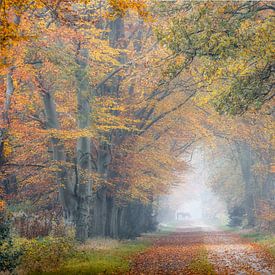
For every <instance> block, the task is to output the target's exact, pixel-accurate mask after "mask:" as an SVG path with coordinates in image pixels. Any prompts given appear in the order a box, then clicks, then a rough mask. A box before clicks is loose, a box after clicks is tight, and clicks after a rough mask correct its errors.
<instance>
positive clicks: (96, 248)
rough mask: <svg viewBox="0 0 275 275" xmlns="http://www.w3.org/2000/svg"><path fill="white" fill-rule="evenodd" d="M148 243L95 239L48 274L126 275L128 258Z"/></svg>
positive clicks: (142, 241) (142, 249)
mask: <svg viewBox="0 0 275 275" xmlns="http://www.w3.org/2000/svg"><path fill="white" fill-rule="evenodd" d="M149 245H150V243H149V242H148V241H145V240H136V241H122V242H119V241H114V240H105V239H101V240H100V239H97V240H91V241H89V242H88V243H87V244H85V245H82V246H80V247H79V250H78V252H76V253H75V255H74V256H73V257H71V258H70V259H69V260H67V261H66V262H65V263H64V265H63V266H62V268H60V270H58V271H56V272H52V273H48V274H115V273H126V272H127V271H129V268H130V258H131V257H133V256H134V255H136V254H138V253H139V252H142V251H144V250H145V249H146V248H147V247H148V246H149Z"/></svg>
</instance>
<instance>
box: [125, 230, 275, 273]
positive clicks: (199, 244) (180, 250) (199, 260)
mask: <svg viewBox="0 0 275 275" xmlns="http://www.w3.org/2000/svg"><path fill="white" fill-rule="evenodd" d="M153 243H154V245H153V247H152V248H150V249H149V250H147V251H145V252H144V253H141V254H139V255H138V256H137V257H136V258H135V259H134V260H133V263H132V268H131V272H130V274H139V275H141V274H149V275H150V274H184V275H188V274H198V275H199V274H218V275H223V274H240V275H241V274H247V275H248V274H249V275H250V274H270V275H271V274H275V273H272V265H273V262H274V258H272V256H271V255H270V254H268V253H267V252H265V251H264V250H263V249H262V248H260V247H259V246H256V245H254V244H251V243H249V242H247V241H244V240H242V239H241V238H239V237H237V236H236V235H233V234H230V233H226V232H218V231H211V232H205V231H186V232H178V233H173V234H170V235H167V236H162V237H158V238H156V239H155V240H154V241H153ZM273 268H274V266H273ZM273 272H274V270H273Z"/></svg>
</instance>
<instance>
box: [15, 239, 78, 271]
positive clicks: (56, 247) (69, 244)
mask: <svg viewBox="0 0 275 275" xmlns="http://www.w3.org/2000/svg"><path fill="white" fill-rule="evenodd" d="M20 245H21V247H22V248H23V251H24V253H23V256H22V258H21V265H20V270H22V271H23V272H24V273H31V272H37V273H41V272H50V271H55V270H57V269H58V268H60V266H61V265H62V264H63V262H64V261H65V259H67V258H68V257H69V256H70V255H72V253H73V252H74V251H75V245H74V242H73V240H72V239H69V238H63V237H58V238H56V237H46V238H43V239H33V240H21V244H20Z"/></svg>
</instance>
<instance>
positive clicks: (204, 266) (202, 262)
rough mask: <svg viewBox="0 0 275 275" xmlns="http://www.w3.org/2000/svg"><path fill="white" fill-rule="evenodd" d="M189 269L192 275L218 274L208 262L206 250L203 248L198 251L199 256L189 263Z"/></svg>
mask: <svg viewBox="0 0 275 275" xmlns="http://www.w3.org/2000/svg"><path fill="white" fill-rule="evenodd" d="M188 269H189V270H190V271H191V272H192V274H208V275H214V274H216V273H215V271H214V267H213V265H212V264H211V263H210V262H209V260H208V257H207V251H206V249H205V248H201V249H200V250H199V251H198V255H197V256H196V257H195V259H193V260H192V261H191V262H190V263H189V265H188Z"/></svg>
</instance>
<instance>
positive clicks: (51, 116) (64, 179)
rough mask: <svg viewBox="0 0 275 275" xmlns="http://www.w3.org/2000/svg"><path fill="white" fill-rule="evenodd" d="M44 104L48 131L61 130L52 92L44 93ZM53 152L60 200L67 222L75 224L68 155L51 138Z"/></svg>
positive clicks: (72, 183)
mask: <svg viewBox="0 0 275 275" xmlns="http://www.w3.org/2000/svg"><path fill="white" fill-rule="evenodd" d="M43 102H44V108H45V113H46V118H47V128H48V129H57V130H59V129H60V125H59V120H58V115H57V112H56V105H55V102H54V99H53V96H52V94H51V93H50V92H47V93H43ZM51 145H52V150H53V156H52V157H53V160H54V161H56V162H57V163H58V169H59V170H58V172H57V181H58V183H59V198H60V202H61V205H62V207H63V211H64V217H65V220H66V221H67V222H70V223H73V222H75V215H76V211H77V200H76V193H75V183H74V181H73V177H71V176H70V172H69V171H68V168H67V167H65V165H64V163H65V162H66V155H65V150H64V145H63V143H62V141H61V140H60V139H58V138H51Z"/></svg>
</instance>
